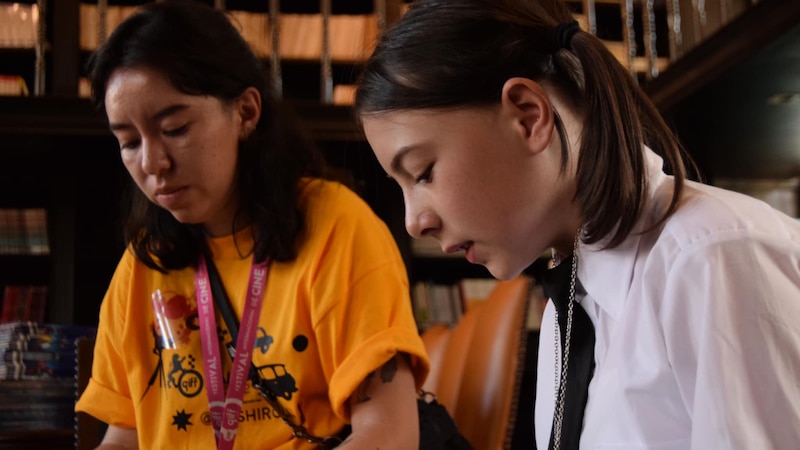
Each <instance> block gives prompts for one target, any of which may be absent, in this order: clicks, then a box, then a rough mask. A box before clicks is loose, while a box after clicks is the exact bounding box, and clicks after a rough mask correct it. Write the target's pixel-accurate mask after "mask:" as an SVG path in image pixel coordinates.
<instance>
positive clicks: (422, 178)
mask: <svg viewBox="0 0 800 450" xmlns="http://www.w3.org/2000/svg"><path fill="white" fill-rule="evenodd" d="M431 172H433V164H431V165H429V166H428V167H426V168H425V170H424V171H423V172H422V173H421V174H420V175H419V176H418V177H417V178H416V182H417V183H430V182H431Z"/></svg>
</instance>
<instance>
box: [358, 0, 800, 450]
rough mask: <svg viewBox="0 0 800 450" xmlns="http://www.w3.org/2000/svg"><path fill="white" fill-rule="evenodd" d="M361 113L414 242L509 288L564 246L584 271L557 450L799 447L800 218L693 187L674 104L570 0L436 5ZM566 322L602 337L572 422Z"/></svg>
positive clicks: (576, 288)
mask: <svg viewBox="0 0 800 450" xmlns="http://www.w3.org/2000/svg"><path fill="white" fill-rule="evenodd" d="M355 107H356V112H357V114H358V117H359V118H360V120H361V121H362V125H363V128H364V132H365V134H366V137H367V139H368V141H369V143H370V145H371V146H372V148H373V150H374V152H375V154H376V156H377V158H378V160H379V161H380V163H381V165H382V166H383V168H384V169H385V170H386V172H387V173H388V174H389V175H390V176H391V177H393V178H394V179H395V180H396V181H397V183H398V184H399V185H400V187H401V188H402V191H403V196H404V199H405V204H406V227H407V229H408V232H409V233H410V234H411V235H412V236H414V237H417V238H419V237H422V236H430V237H434V238H436V239H438V240H439V242H440V243H441V247H442V250H443V251H444V252H447V253H451V252H461V251H463V252H464V253H465V256H466V258H467V259H468V260H469V261H470V262H472V263H475V264H482V265H484V266H486V267H487V268H488V269H489V271H490V272H491V273H492V274H493V275H494V276H495V277H497V278H501V279H508V278H512V277H515V276H517V275H518V274H520V273H521V272H522V271H523V270H524V269H526V268H527V267H528V266H529V265H531V264H532V263H533V262H534V261H535V260H536V259H537V258H538V257H539V255H541V254H542V252H543V251H545V250H546V249H547V248H552V249H553V253H554V256H555V258H554V259H557V260H564V259H568V260H569V261H571V264H572V265H571V266H570V268H571V269H570V270H568V271H566V274H567V279H568V281H569V285H570V286H569V289H568V292H569V298H568V299H567V300H568V303H567V304H568V305H573V306H574V305H575V304H579V305H580V306H581V307H582V309H583V310H585V311H586V315H588V318H589V320H590V323H591V325H590V326H588V327H586V326H584V325H581V323H580V322H575V323H572V315H573V311H572V308H571V307H570V308H569V310H568V311H567V313H566V314H567V316H568V317H569V321H570V322H567V323H569V325H568V326H564V325H562V326H558V325H556V324H557V321H556V317H555V316H556V312H555V308H554V307H553V304H552V303H549V304H548V306H547V308H546V310H545V313H544V318H543V322H542V329H541V341H540V347H539V360H538V377H537V378H538V380H537V396H536V405H535V420H534V422H535V435H536V442H537V445H538V448H542V449H543V448H548V447H549V448H577V447H578V446H580V448H601V447H613V448H619V449H623V448H625V449H629V448H630V449H634V448H651V449H687V448H695V449H711V448H741V449H755V448H758V449H767V448H776V449H789V448H797V446H798V443H800V382H798V379H799V378H798V376H800V224H798V222H797V221H796V220H795V219H792V218H790V217H788V216H786V215H785V214H783V213H781V212H779V211H777V210H775V209H773V208H771V207H770V206H768V205H767V204H765V203H763V202H760V201H758V200H755V199H752V198H750V197H746V196H744V195H740V194H736V193H733V192H728V191H725V190H721V189H718V188H714V187H711V186H708V185H704V184H700V183H697V182H694V181H690V180H689V177H690V176H691V175H690V174H691V173H692V170H691V169H692V167H693V166H692V164H691V163H690V162H687V161H688V158H686V157H685V155H684V154H683V151H682V149H681V146H680V144H679V142H678V140H677V139H676V137H675V136H674V135H673V134H672V133H671V131H670V130H669V128H668V126H667V125H666V124H665V123H664V121H663V120H662V118H661V117H660V115H659V113H658V111H657V110H656V108H655V107H654V106H653V104H652V103H651V102H650V101H649V100H648V98H647V97H646V95H645V94H644V93H643V92H642V91H641V90H640V88H639V87H638V86H637V84H636V83H635V82H634V80H633V79H632V77H631V76H630V74H629V73H628V71H627V70H626V69H625V68H624V67H622V66H621V65H620V64H619V63H618V62H617V60H616V59H615V58H614V56H613V55H612V54H611V53H610V52H609V51H608V50H607V49H606V48H605V46H604V45H603V44H602V42H600V41H599V40H598V39H597V38H596V37H594V36H592V35H591V34H589V33H587V32H584V31H582V30H580V29H579V28H578V26H577V23H575V22H574V21H573V18H572V16H571V14H570V12H569V10H568V9H566V8H565V7H564V6H563V5H562V4H560V3H557V2H554V1H553V2H551V1H536V2H532V1H523V0H453V1H447V2H442V1H427V0H418V1H416V2H414V3H413V4H412V6H411V8H410V10H409V11H408V13H407V14H406V15H405V16H404V17H403V18H402V19H401V20H400V21H399V22H398V23H397V24H396V25H395V26H394V27H393V28H391V29H390V30H389V31H388V32H387V33H386V34H385V35H384V36H383V37H382V39H381V41H380V42H379V43H378V45H377V47H376V50H375V52H374V54H373V55H372V57H371V58H370V59H369V61H368V63H367V64H366V67H365V70H364V72H363V76H362V80H361V83H360V86H359V89H358V92H357V96H356V106H355ZM576 261H577V264H576V265H575V264H574V263H575V262H576ZM572 268H574V269H575V270H572ZM575 308H576V309H577V307H575ZM563 315H564V314H562V317H561V319H563ZM572 325H575V326H574V327H573V326H572ZM564 328H566V329H567V331H569V332H571V333H576V332H585V331H586V330H585V329H584V328H590V329H591V328H593V329H594V344H593V349H592V350H593V353H594V355H593V361H592V363H593V368H592V369H590V370H589V375H590V376H591V378H590V381H589V384H588V398H586V397H585V398H584V402H585V409H583V410H582V411H581V413H580V414H582V419H580V421H579V423H578V426H577V428H572V429H570V428H565V425H564V422H565V421H567V420H569V419H574V417H573V415H574V414H575V413H573V412H571V411H569V410H565V409H564V403H565V400H564V395H566V397H567V398H569V397H570V394H571V393H574V392H576V391H577V390H579V388H578V387H577V386H574V385H573V386H570V384H569V379H570V378H569V376H566V373H567V369H566V368H565V366H564V362H565V360H564V355H565V354H566V355H567V356H568V358H567V361H570V359H569V352H570V350H569V347H568V344H569V343H570V342H572V344H573V345H577V344H576V341H574V339H575V335H571V336H569V337H566V338H562V339H559V333H560V332H563V331H564V330H563V329H564ZM570 340H572V341H570ZM568 364H569V363H568ZM562 370H563V372H562ZM562 378H565V379H566V380H567V383H562V382H561V381H560V380H561V379H562ZM564 392H565V393H566V394H564ZM520 407H521V408H525V407H530V406H529V405H521V406H520ZM578 417H580V415H579V416H578Z"/></svg>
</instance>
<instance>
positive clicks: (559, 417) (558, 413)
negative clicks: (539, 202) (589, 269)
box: [553, 228, 581, 450]
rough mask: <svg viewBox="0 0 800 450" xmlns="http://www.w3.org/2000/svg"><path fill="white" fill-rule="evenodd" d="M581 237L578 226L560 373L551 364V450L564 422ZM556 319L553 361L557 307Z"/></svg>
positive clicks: (556, 260) (558, 444) (557, 261)
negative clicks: (553, 387) (552, 382)
mask: <svg viewBox="0 0 800 450" xmlns="http://www.w3.org/2000/svg"><path fill="white" fill-rule="evenodd" d="M580 237H581V229H580V228H578V232H577V233H576V234H575V241H574V242H573V244H572V271H571V273H570V277H569V299H568V303H567V326H566V330H565V333H564V334H565V336H564V351H563V352H562V355H561V375H560V376H559V374H558V366H556V365H553V368H554V369H553V370H554V373H553V380H554V381H555V380H556V379H558V380H559V383H558V384H555V383H554V384H555V399H556V408H555V412H554V414H555V420H554V423H553V450H559V449H560V448H561V428H562V424H563V423H564V403H565V401H564V400H565V398H566V395H567V368H568V366H569V346H570V340H571V339H570V338H571V337H572V316H573V312H574V309H575V285H576V284H577V279H578V277H577V274H578V242H579V241H580ZM553 262H554V263H555V264H556V265H557V264H560V263H561V261H560V258H557V253H556V252H555V251H553ZM555 319H556V322H555V324H556V326H555V327H553V329H554V330H555V340H554V343H553V348H554V352H555V353H554V357H553V361H557V360H558V343H559V341H560V340H561V339H560V337H559V335H558V309H556V313H555Z"/></svg>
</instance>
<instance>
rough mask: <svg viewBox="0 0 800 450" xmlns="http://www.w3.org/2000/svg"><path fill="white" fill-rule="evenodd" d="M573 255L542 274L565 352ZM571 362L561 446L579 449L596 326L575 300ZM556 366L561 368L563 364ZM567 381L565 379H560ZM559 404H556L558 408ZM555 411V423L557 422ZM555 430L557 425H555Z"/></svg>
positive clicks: (566, 449) (580, 290)
mask: <svg viewBox="0 0 800 450" xmlns="http://www.w3.org/2000/svg"><path fill="white" fill-rule="evenodd" d="M572 261H573V259H572V257H571V256H570V257H569V258H568V259H566V260H564V261H563V262H562V263H561V264H559V265H558V266H556V267H554V268H552V269H549V270H547V271H545V272H544V273H543V274H542V287H543V288H544V294H545V295H546V296H547V297H548V298H549V299H550V300H551V301H552V302H553V305H555V307H556V310H557V311H558V328H559V330H560V331H561V349H562V353H563V349H564V344H565V338H566V336H565V333H566V329H567V305H568V304H569V285H570V277H571V275H572ZM583 293H585V291H584V290H583V286H581V284H580V281H578V280H577V279H576V280H575V295H576V296H578V295H582V294H583ZM569 345H570V350H569V355H568V358H569V364H568V366H567V377H566V378H567V379H566V381H567V390H566V395H565V396H564V415H563V421H562V424H561V446H560V448H561V449H563V450H572V449H578V445H579V444H580V439H581V430H582V429H583V413H584V410H585V409H586V401H587V400H588V398H589V381H590V380H591V379H592V374H593V373H594V326H593V325H592V321H591V319H589V316H588V315H587V314H586V311H585V310H584V309H583V307H582V306H581V305H580V303H578V302H575V306H574V307H573V311H572V336H571V337H570V344H569ZM556 367H558V368H559V370H560V368H561V364H558V365H557V366H556ZM561 382H562V383H563V382H564V381H563V380H562V381H561ZM557 410H558V405H556V411H557ZM555 419H556V417H555V414H553V424H554V425H555ZM553 430H555V427H554V428H553ZM553 438H554V436H553V433H551V434H550V445H549V447H548V448H549V449H552V448H553Z"/></svg>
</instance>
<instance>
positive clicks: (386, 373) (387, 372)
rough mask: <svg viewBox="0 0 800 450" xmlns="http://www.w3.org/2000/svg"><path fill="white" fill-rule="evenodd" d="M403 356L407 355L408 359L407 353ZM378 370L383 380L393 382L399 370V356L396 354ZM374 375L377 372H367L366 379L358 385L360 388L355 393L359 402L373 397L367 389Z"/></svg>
mask: <svg viewBox="0 0 800 450" xmlns="http://www.w3.org/2000/svg"><path fill="white" fill-rule="evenodd" d="M402 356H404V357H406V360H408V357H407V355H406V354H402ZM378 370H379V371H380V376H381V381H382V382H383V383H384V384H385V383H391V382H392V380H394V377H395V376H396V375H397V370H398V366H397V356H394V357H392V359H390V360H389V361H386V363H385V364H384V365H383V366H381V368H380V369H378ZM374 376H375V372H370V373H369V374H367V377H366V378H364V381H362V382H361V384H360V385H359V386H358V389H357V390H356V393H355V396H356V402H357V403H364V402H366V401H369V400H370V399H371V398H372V397H370V396H369V395H367V389H368V388H369V384H370V382H371V381H372V378H373V377H374Z"/></svg>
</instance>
